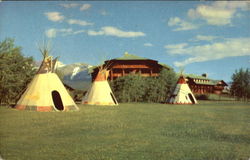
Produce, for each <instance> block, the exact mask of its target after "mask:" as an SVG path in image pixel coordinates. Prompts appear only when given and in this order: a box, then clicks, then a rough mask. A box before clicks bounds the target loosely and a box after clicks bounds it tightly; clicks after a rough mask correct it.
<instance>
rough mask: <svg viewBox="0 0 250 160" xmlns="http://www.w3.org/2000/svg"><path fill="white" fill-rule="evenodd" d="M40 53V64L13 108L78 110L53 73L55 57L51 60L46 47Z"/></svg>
mask: <svg viewBox="0 0 250 160" xmlns="http://www.w3.org/2000/svg"><path fill="white" fill-rule="evenodd" d="M42 54H43V56H44V59H43V61H42V64H41V66H40V68H39V70H38V71H37V73H36V75H35V77H34V78H33V80H32V81H31V82H30V84H29V85H28V87H27V89H26V91H25V92H24V93H23V94H22V96H21V98H20V99H19V101H18V102H17V104H16V106H15V108H16V109H19V110H34V111H47V112H48V111H69V110H78V109H79V108H78V107H77V106H76V104H75V102H74V101H73V99H72V98H71V97H70V95H69V93H68V92H67V90H66V89H65V87H64V85H63V84H62V82H61V80H60V79H59V78H58V76H57V75H56V74H55V73H54V70H55V65H56V61H57V58H55V59H54V60H53V59H52V57H51V56H48V50H47V49H46V48H44V49H43V50H42Z"/></svg>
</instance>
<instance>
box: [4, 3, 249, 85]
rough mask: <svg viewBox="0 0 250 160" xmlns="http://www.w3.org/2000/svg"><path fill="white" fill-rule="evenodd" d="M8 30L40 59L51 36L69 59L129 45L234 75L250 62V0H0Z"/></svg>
mask: <svg viewBox="0 0 250 160" xmlns="http://www.w3.org/2000/svg"><path fill="white" fill-rule="evenodd" d="M6 38H14V39H15V44H16V45H17V46H21V47H22V53H23V55H25V56H32V57H34V59H35V60H36V61H40V60H42V55H41V53H40V52H39V49H38V46H39V45H41V44H42V43H43V42H44V41H47V42H49V43H50V44H51V48H52V49H51V54H52V55H53V56H54V57H56V56H59V60H60V61H61V62H62V63H64V64H72V63H86V64H90V65H98V64H100V63H101V62H102V61H104V60H107V59H112V58H117V57H121V56H123V54H124V53H125V52H128V53H131V54H134V55H137V56H141V57H145V58H149V59H153V60H157V61H158V62H159V63H164V64H167V65H169V66H171V67H173V68H174V69H175V71H176V72H179V71H180V70H181V69H184V72H185V73H192V74H197V75H201V74H202V73H207V74H208V77H209V78H212V79H218V80H221V79H223V80H225V81H226V82H229V81H231V76H232V74H233V73H234V72H235V70H236V69H239V68H241V67H242V68H250V2H247V1H35V2H33V1H22V2H19V1H16V2H13V1H8V2H5V1H0V41H3V40H4V39H6Z"/></svg>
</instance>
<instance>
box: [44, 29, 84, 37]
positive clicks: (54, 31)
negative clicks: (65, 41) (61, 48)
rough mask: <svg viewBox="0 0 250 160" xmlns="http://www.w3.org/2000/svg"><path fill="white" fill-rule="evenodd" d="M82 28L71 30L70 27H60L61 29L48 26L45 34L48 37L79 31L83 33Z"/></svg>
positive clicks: (73, 33) (74, 33)
mask: <svg viewBox="0 0 250 160" xmlns="http://www.w3.org/2000/svg"><path fill="white" fill-rule="evenodd" d="M84 32H85V31H84V30H78V31H73V30H72V28H62V29H56V28H50V29H48V30H46V31H45V35H46V36H47V37H48V38H55V37H56V36H57V35H58V34H60V35H61V36H68V35H76V34H80V33H84Z"/></svg>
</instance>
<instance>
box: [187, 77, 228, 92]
mask: <svg viewBox="0 0 250 160" xmlns="http://www.w3.org/2000/svg"><path fill="white" fill-rule="evenodd" d="M185 77H186V81H187V83H188V86H189V87H190V89H191V91H192V92H193V93H195V94H210V93H215V94H221V93H222V92H223V90H224V88H225V87H226V86H228V85H227V83H226V82H224V81H223V80H212V79H209V78H208V77H207V74H202V75H201V76H198V75H193V74H189V75H185Z"/></svg>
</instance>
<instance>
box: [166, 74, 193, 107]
mask: <svg viewBox="0 0 250 160" xmlns="http://www.w3.org/2000/svg"><path fill="white" fill-rule="evenodd" d="M167 103H171V104H197V101H196V99H195V97H194V95H193V93H192V92H191V90H190V88H189V86H188V84H187V82H186V80H185V78H184V76H183V75H181V76H180V77H179V80H178V81H177V84H176V87H175V90H174V92H173V93H172V95H171V96H170V98H169V99H167Z"/></svg>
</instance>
